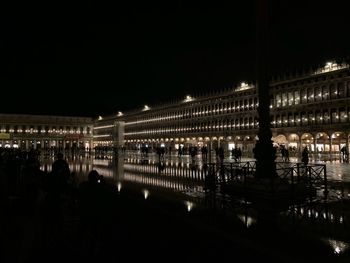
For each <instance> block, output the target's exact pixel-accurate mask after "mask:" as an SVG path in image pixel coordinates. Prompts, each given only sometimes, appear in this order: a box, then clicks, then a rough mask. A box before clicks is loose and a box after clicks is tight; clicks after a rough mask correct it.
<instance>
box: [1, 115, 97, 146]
mask: <svg viewBox="0 0 350 263" xmlns="http://www.w3.org/2000/svg"><path fill="white" fill-rule="evenodd" d="M91 145H92V119H91V118H86V117H62V116H44V115H18V114H0V146H1V147H5V148H12V147H13V148H21V149H27V150H28V149H50V148H57V149H71V148H82V147H84V148H86V149H89V148H90V147H91Z"/></svg>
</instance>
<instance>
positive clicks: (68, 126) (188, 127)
mask: <svg viewBox="0 0 350 263" xmlns="http://www.w3.org/2000/svg"><path fill="white" fill-rule="evenodd" d="M270 94H271V104H270V109H271V128H272V132H273V138H272V139H273V141H274V143H275V144H284V145H285V146H287V147H290V148H291V149H293V150H295V151H296V152H298V151H300V150H301V149H302V148H303V147H305V146H308V147H309V149H310V150H311V151H313V152H315V151H319V152H339V150H340V148H341V147H342V146H343V145H347V146H349V135H350V125H349V115H350V69H349V64H347V63H344V62H343V63H335V62H328V63H326V65H325V66H324V67H322V68H318V69H315V70H311V71H309V72H304V73H298V74H290V75H285V76H283V77H274V78H272V79H271V82H270ZM258 106H259V102H258V95H257V89H256V87H255V85H254V84H253V83H248V82H242V83H240V84H239V85H237V86H236V87H234V88H232V89H229V90H225V91H220V92H219V91H217V92H215V93H214V92H213V93H211V94H207V95H202V96H196V97H192V96H190V95H187V96H185V98H184V99H182V100H179V101H177V102H173V103H167V104H163V105H161V106H149V105H144V106H143V107H140V108H139V109H135V110H133V111H129V112H121V111H119V112H117V113H116V114H113V115H109V116H99V117H98V118H97V119H95V120H93V119H91V118H79V117H55V116H34V115H6V114H2V115H0V125H1V126H0V127H1V128H0V129H1V130H0V142H1V147H12V146H14V147H25V148H30V147H34V148H36V147H39V145H40V147H43V146H42V145H44V147H47V146H48V147H51V146H55V147H63V148H64V147H66V146H67V144H68V145H69V146H70V147H73V146H75V145H79V146H81V145H83V146H85V147H86V148H91V146H115V147H120V146H123V145H124V146H125V147H126V148H127V149H139V148H140V147H141V146H148V147H152V148H154V147H157V146H164V147H168V148H169V147H171V149H172V150H176V149H177V148H178V147H179V146H181V145H182V146H185V147H186V146H190V145H195V146H203V145H207V146H208V147H211V148H212V149H214V148H215V147H218V146H223V147H224V148H225V149H226V150H227V149H230V148H232V147H240V148H241V149H242V150H243V152H244V153H245V155H248V156H249V155H251V156H252V149H253V147H254V146H255V142H256V140H257V132H258V125H259V120H258V115H257V107H258Z"/></svg>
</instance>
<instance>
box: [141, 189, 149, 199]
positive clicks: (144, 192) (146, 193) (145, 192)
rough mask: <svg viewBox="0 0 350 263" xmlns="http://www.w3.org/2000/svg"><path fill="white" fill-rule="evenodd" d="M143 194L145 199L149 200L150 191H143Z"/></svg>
mask: <svg viewBox="0 0 350 263" xmlns="http://www.w3.org/2000/svg"><path fill="white" fill-rule="evenodd" d="M142 192H143V196H144V197H145V199H147V198H148V196H149V191H148V190H147V189H143V191H142Z"/></svg>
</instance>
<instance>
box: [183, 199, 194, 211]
mask: <svg viewBox="0 0 350 263" xmlns="http://www.w3.org/2000/svg"><path fill="white" fill-rule="evenodd" d="M185 205H186V207H187V211H188V212H191V210H192V209H193V206H194V203H192V202H190V201H186V202H185Z"/></svg>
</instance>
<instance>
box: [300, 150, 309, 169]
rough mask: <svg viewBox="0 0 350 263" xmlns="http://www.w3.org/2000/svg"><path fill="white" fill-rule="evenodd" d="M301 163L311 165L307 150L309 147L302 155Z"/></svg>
mask: <svg viewBox="0 0 350 263" xmlns="http://www.w3.org/2000/svg"><path fill="white" fill-rule="evenodd" d="M301 161H302V162H303V163H304V165H305V166H306V165H308V163H309V150H308V149H307V146H306V147H305V148H304V150H303V152H302V153H301Z"/></svg>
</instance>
